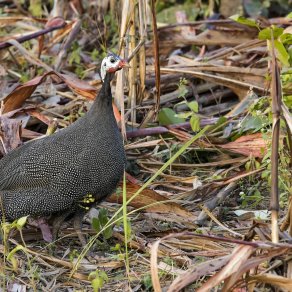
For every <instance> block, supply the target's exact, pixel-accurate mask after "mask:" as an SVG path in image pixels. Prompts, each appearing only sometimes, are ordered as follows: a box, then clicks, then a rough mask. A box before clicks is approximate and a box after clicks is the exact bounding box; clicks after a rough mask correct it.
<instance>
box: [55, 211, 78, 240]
mask: <svg viewBox="0 0 292 292" xmlns="http://www.w3.org/2000/svg"><path fill="white" fill-rule="evenodd" d="M73 213H74V211H73V210H71V209H69V210H67V211H65V212H63V213H62V214H57V215H56V217H54V220H53V223H52V226H53V240H56V239H57V238H58V234H59V231H60V228H61V226H62V224H63V223H64V222H65V220H66V219H67V218H68V217H69V216H70V215H72V214H73Z"/></svg>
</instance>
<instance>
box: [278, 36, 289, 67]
mask: <svg viewBox="0 0 292 292" xmlns="http://www.w3.org/2000/svg"><path fill="white" fill-rule="evenodd" d="M274 45H275V48H276V50H277V57H278V58H279V60H280V61H281V63H282V64H283V65H284V66H286V67H289V65H290V64H289V57H290V56H289V54H288V53H287V51H286V49H285V47H284V45H283V44H282V43H281V42H279V41H278V40H275V41H274Z"/></svg>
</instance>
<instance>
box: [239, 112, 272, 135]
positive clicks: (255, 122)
mask: <svg viewBox="0 0 292 292" xmlns="http://www.w3.org/2000/svg"><path fill="white" fill-rule="evenodd" d="M267 123H268V120H265V118H263V117H259V116H255V117H252V116H251V117H247V118H245V119H244V120H243V122H242V123H241V130H242V132H245V131H249V130H253V132H254V133H255V132H257V131H259V130H260V129H261V128H263V127H265V126H266V125H267Z"/></svg>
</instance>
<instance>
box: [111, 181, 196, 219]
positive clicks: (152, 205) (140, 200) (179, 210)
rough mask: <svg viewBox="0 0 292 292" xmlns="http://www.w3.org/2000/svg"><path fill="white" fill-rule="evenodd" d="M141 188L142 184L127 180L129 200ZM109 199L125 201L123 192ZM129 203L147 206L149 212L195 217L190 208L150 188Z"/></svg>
mask: <svg viewBox="0 0 292 292" xmlns="http://www.w3.org/2000/svg"><path fill="white" fill-rule="evenodd" d="M140 188H141V186H139V185H135V184H133V183H130V182H127V200H129V199H130V198H131V197H132V196H133V195H134V194H135V193H136V192H137V191H138V190H139V189H140ZM107 201H108V202H111V203H120V204H121V203H122V202H123V197H122V195H121V194H117V193H115V194H113V195H111V196H110V197H109V198H108V199H107ZM129 205H131V206H133V207H135V208H142V207H145V210H146V211H147V212H153V213H166V214H175V215H177V216H181V217H183V218H187V219H188V220H194V219H195V218H194V216H193V215H192V213H190V212H189V211H188V210H186V209H185V208H183V207H182V206H180V205H179V204H176V203H174V202H170V201H169V199H168V198H166V197H164V196H161V195H160V194H158V193H157V192H155V191H153V190H150V189H145V190H143V191H142V192H141V193H140V194H139V195H138V196H137V197H136V198H134V199H133V200H132V201H131V202H130V204H129ZM147 206H148V207H147Z"/></svg>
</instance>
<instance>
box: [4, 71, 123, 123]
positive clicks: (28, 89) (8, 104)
mask: <svg viewBox="0 0 292 292" xmlns="http://www.w3.org/2000/svg"><path fill="white" fill-rule="evenodd" d="M50 75H52V76H53V77H55V78H54V79H55V80H58V81H59V80H62V81H63V82H64V83H66V84H67V85H68V87H70V88H71V90H72V91H74V92H75V93H76V94H79V95H82V96H84V97H86V98H88V99H92V100H93V99H94V98H95V97H96V95H97V90H96V88H95V87H93V86H91V85H89V84H88V83H86V82H84V81H82V80H80V79H78V78H74V77H72V76H69V75H66V74H60V73H57V72H55V71H50V72H47V73H45V74H43V75H42V76H38V77H35V78H33V79H32V80H30V81H28V82H26V83H24V84H22V85H20V86H18V87H16V88H15V89H14V90H13V91H12V92H11V93H10V94H8V95H7V96H6V97H5V98H4V108H3V113H7V112H10V111H13V110H16V109H18V108H20V107H21V106H22V104H23V103H24V101H25V100H26V99H27V98H28V97H30V96H31V95H32V93H33V92H34V91H35V89H36V88H37V86H38V85H40V84H41V83H43V82H44V81H45V80H46V77H47V76H50ZM113 108H114V114H115V118H116V121H117V123H119V122H120V121H121V116H120V113H119V110H118V108H117V107H116V105H115V104H113Z"/></svg>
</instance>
